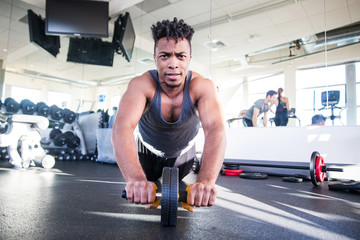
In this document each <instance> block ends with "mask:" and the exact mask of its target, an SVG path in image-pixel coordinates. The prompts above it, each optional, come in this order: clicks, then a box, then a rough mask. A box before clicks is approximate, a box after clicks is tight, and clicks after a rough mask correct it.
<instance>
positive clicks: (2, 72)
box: [0, 60, 5, 100]
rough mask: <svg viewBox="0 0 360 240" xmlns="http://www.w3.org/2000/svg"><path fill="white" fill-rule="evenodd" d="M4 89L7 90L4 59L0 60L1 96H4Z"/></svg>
mask: <svg viewBox="0 0 360 240" xmlns="http://www.w3.org/2000/svg"><path fill="white" fill-rule="evenodd" d="M4 90H5V68H3V60H0V98H3V97H4ZM3 100H4V99H3Z"/></svg>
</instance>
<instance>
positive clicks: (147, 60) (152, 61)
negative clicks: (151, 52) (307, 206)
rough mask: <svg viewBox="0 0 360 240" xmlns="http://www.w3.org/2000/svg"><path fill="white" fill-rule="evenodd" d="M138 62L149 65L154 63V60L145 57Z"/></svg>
mask: <svg viewBox="0 0 360 240" xmlns="http://www.w3.org/2000/svg"><path fill="white" fill-rule="evenodd" d="M138 62H139V63H141V64H144V65H149V64H152V63H154V59H153V58H150V57H145V58H142V59H139V60H138Z"/></svg>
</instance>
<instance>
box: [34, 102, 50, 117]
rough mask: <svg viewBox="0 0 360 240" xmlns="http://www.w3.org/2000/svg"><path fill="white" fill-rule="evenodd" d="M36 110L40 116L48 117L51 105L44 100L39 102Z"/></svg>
mask: <svg viewBox="0 0 360 240" xmlns="http://www.w3.org/2000/svg"><path fill="white" fill-rule="evenodd" d="M35 111H36V113H37V114H38V115H39V116H43V117H47V116H48V115H49V111H50V109H49V106H48V105H46V104H45V103H44V102H38V103H37V104H36V105H35Z"/></svg>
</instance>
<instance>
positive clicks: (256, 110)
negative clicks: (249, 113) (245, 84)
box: [253, 107, 260, 117]
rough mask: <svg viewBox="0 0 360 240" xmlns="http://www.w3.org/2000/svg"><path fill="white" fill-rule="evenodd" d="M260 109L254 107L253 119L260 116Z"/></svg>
mask: <svg viewBox="0 0 360 240" xmlns="http://www.w3.org/2000/svg"><path fill="white" fill-rule="evenodd" d="M259 112H260V109H259V108H257V107H254V112H253V117H254V116H255V117H257V116H258V115H259Z"/></svg>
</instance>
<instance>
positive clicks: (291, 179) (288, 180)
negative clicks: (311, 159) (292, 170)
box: [282, 177, 303, 183]
mask: <svg viewBox="0 0 360 240" xmlns="http://www.w3.org/2000/svg"><path fill="white" fill-rule="evenodd" d="M282 180H283V181H284V182H295V183H300V182H302V181H303V179H302V178H298V177H283V178H282Z"/></svg>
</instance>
